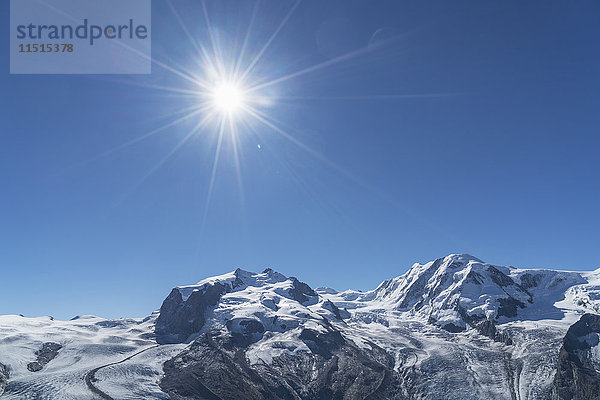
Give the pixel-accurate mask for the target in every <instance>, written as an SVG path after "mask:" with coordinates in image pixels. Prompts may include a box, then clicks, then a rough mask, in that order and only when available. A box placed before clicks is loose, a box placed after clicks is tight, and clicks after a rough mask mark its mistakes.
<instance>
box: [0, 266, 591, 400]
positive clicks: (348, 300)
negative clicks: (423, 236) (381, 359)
mask: <svg viewBox="0 0 600 400" xmlns="http://www.w3.org/2000/svg"><path fill="white" fill-rule="evenodd" d="M217 283H219V284H222V285H225V286H226V287H227V291H226V293H224V294H223V295H222V296H221V298H220V300H219V302H218V303H217V304H216V306H215V307H213V308H211V309H209V310H208V311H207V312H206V315H205V318H206V323H205V325H204V327H203V328H202V331H200V332H198V333H197V335H201V334H203V333H205V332H208V331H210V330H220V331H222V332H223V333H232V332H233V333H240V334H247V333H248V332H247V329H248V327H249V326H254V327H256V326H258V325H257V324H258V323H260V325H262V327H263V328H264V331H260V329H258V330H256V331H255V332H254V333H252V335H254V336H253V338H254V343H253V344H251V345H250V347H249V348H248V349H247V352H246V357H247V359H248V362H249V363H250V365H256V364H263V363H266V364H270V363H273V360H274V359H276V358H277V357H279V356H281V355H283V354H289V355H294V354H298V353H299V352H310V349H309V348H308V347H307V346H306V344H305V343H304V342H303V341H302V340H300V338H299V337H300V334H301V332H302V330H303V329H313V330H316V331H319V332H326V331H327V330H328V329H331V326H333V327H334V328H336V329H338V330H339V331H340V332H342V334H343V335H344V336H345V337H346V338H347V339H348V340H350V341H352V342H353V343H355V344H356V346H358V347H360V348H362V349H366V350H369V349H370V348H371V347H372V346H379V347H381V348H383V349H385V350H386V351H388V353H389V354H390V355H392V357H393V359H394V369H395V370H397V371H402V373H407V374H410V373H412V372H410V371H413V372H414V371H417V372H418V373H419V374H422V376H428V377H430V379H436V380H438V379H442V380H445V381H444V382H447V384H446V385H444V387H456V388H457V389H456V393H452V396H453V397H452V398H460V397H461V396H463V397H464V398H474V397H473V396H479V398H499V399H504V398H507V399H509V398H511V397H510V393H511V390H512V391H514V393H515V396H516V397H517V398H520V399H523V400H524V399H536V398H538V399H539V398H545V397H544V396H546V394H547V392H546V390H547V388H548V387H549V385H550V383H551V382H552V379H553V376H554V375H553V374H554V371H555V365H556V357H557V355H558V350H559V348H560V345H561V344H562V338H563V337H564V335H565V333H566V331H567V329H568V328H569V326H570V325H571V324H573V323H574V322H576V321H577V320H578V319H579V317H580V316H581V315H582V314H583V313H585V312H595V313H598V312H600V269H598V270H596V271H593V272H572V271H571V272H568V271H554V270H549V269H522V268H514V267H503V266H494V265H490V264H487V263H485V262H483V261H481V260H480V259H478V258H476V257H473V256H471V255H467V254H451V255H449V256H446V257H444V258H441V259H439V260H436V261H431V262H428V263H424V264H419V263H417V264H414V265H413V266H412V268H411V269H410V270H409V271H407V272H406V273H405V274H404V275H402V276H398V277H395V278H392V279H388V280H385V281H384V282H382V283H381V284H380V285H379V286H378V287H377V288H376V289H374V290H371V291H368V292H360V291H356V290H346V291H341V292H340V291H337V290H334V289H331V288H327V287H324V288H318V289H316V290H315V292H316V294H317V295H316V296H306V297H307V301H303V302H302V303H300V302H299V301H297V300H296V299H295V296H294V295H293V291H291V289H293V288H294V285H296V284H297V283H296V281H295V279H294V278H288V277H286V276H284V275H282V274H280V273H278V272H275V271H273V270H272V269H266V270H265V271H263V272H261V273H253V272H249V271H245V270H242V269H237V270H235V271H232V272H230V273H227V274H223V275H219V276H215V277H210V278H206V279H203V280H201V281H200V282H198V283H196V284H194V285H186V286H179V287H177V288H176V289H177V290H178V291H179V293H180V294H181V296H182V299H183V301H186V300H187V299H188V298H189V296H190V295H191V294H192V293H194V291H203V290H205V289H206V288H207V287H209V286H211V285H215V284H217ZM507 299H508V300H510V299H512V300H510V301H509V303H510V302H511V301H513V302H514V304H516V305H514V304H513V305H514V309H515V313H514V314H512V313H511V312H507V311H506V308H505V309H503V307H504V306H505V305H506V303H507ZM331 303H333V304H335V305H336V306H337V308H339V310H340V313H341V314H342V315H346V316H347V317H345V320H344V321H341V320H338V319H337V317H336V312H337V310H336V309H335V307H334V306H332V304H331ZM344 309H347V311H345V310H344ZM156 317H157V315H156V314H153V315H151V316H150V317H148V318H145V319H121V320H108V319H104V318H100V317H96V316H91V315H82V316H78V317H76V318H74V319H73V320H71V321H56V320H52V319H51V318H49V317H39V318H24V317H21V316H14V315H9V316H0V362H1V363H3V364H5V365H7V366H9V367H10V372H11V376H10V380H9V386H8V387H7V390H6V393H5V394H4V395H3V397H2V398H3V399H4V398H6V399H28V398H30V399H54V398H60V399H65V400H71V399H81V400H87V399H90V400H91V399H93V398H94V396H93V395H92V393H91V392H90V390H89V388H88V387H87V386H86V384H85V381H84V379H83V377H84V376H85V374H86V373H87V372H89V371H90V370H92V369H94V368H97V367H100V366H104V365H108V364H112V365H108V366H106V367H104V368H102V369H100V370H99V371H98V372H97V373H96V378H97V379H98V381H97V383H96V384H97V387H98V388H100V389H101V390H103V391H105V392H106V393H108V394H110V395H111V396H112V397H114V398H118V399H139V398H144V399H167V398H168V397H166V395H165V394H164V393H162V392H161V391H160V388H159V386H158V381H159V379H160V377H161V374H162V364H163V363H164V362H165V361H166V360H168V359H170V358H173V357H175V355H177V354H178V353H179V352H180V351H181V350H182V349H184V348H185V346H186V345H185V344H180V345H161V346H156V342H155V341H154V340H153V339H152V333H153V330H154V322H155V319H156ZM476 318H480V319H483V318H485V319H487V320H490V321H494V322H495V325H496V327H497V329H498V330H499V331H500V332H503V333H507V334H509V335H510V337H511V338H512V340H513V344H512V345H511V346H506V345H504V344H502V343H497V342H494V341H492V340H491V339H489V338H487V337H483V336H481V335H480V334H479V333H478V332H477V331H476V330H475V329H473V328H472V327H471V325H470V324H469V320H470V319H476ZM325 319H326V321H325ZM450 324H452V326H454V327H459V328H463V329H464V331H463V332H460V333H451V332H448V331H447V330H444V329H443V328H444V327H449V326H450ZM580 340H582V341H583V342H585V343H587V344H588V345H589V346H590V347H589V352H590V354H591V355H592V359H593V360H597V363H596V362H595V361H594V363H595V364H594V366H595V368H596V369H597V370H598V371H600V344H599V342H600V337H598V335H597V334H591V335H588V336H586V337H582V338H580ZM45 342H57V343H59V344H61V345H62V346H63V348H62V349H61V350H60V351H59V353H58V356H57V357H56V358H55V359H54V360H52V361H51V362H50V363H49V364H48V365H47V366H46V367H44V369H42V370H41V371H39V372H36V373H33V372H30V371H29V370H27V363H29V362H32V361H34V360H35V358H36V356H35V352H36V351H37V350H38V349H39V348H40V347H41V346H42V344H43V343H45ZM155 346H156V347H155ZM142 350H144V351H143V352H141V353H139V354H137V355H135V356H134V357H133V358H131V359H130V360H127V361H124V362H121V361H123V360H125V359H126V358H127V357H130V356H132V355H134V354H136V353H138V352H140V351H142ZM586 351H587V350H586ZM465 382H467V383H468V384H469V385H471V387H472V388H474V389H472V390H474V391H475V392H473V393H467V392H461V390H462V389H458V388H459V387H464V385H465ZM415 385H422V387H420V389H419V388H417V389H418V390H421V391H422V392H428V393H432V396H433V398H449V397H448V393H447V392H441V391H440V392H436V390H438V388H437V386H436V387H433V386H432V385H430V386H431V387H428V386H427V385H428V383H427V381H424V382H421V383H419V382H416V383H415ZM461 385H462V386H461ZM439 390H442V389H439ZM436 396H437V397H436ZM475 398H476V397H475Z"/></svg>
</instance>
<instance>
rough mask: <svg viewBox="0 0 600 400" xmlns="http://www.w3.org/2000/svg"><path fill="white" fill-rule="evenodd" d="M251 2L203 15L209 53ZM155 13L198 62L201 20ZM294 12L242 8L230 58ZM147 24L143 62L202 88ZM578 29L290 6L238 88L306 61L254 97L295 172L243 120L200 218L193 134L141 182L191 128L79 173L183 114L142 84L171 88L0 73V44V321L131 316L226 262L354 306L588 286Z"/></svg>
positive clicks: (583, 46) (590, 96)
mask: <svg viewBox="0 0 600 400" xmlns="http://www.w3.org/2000/svg"><path fill="white" fill-rule="evenodd" d="M8 3H9V2H2V4H1V5H0V7H1V13H2V16H3V19H4V22H5V26H6V27H8V20H9V4H8ZM253 4H254V3H251V2H244V3H242V2H222V1H219V2H217V1H208V2H207V10H208V12H209V17H210V21H211V25H212V27H213V29H215V31H217V32H218V35H217V36H218V38H219V40H220V43H222V44H223V47H224V48H225V49H226V51H229V52H233V53H235V50H232V49H235V46H232V45H231V44H232V43H233V44H235V43H237V44H238V45H239V43H240V41H241V40H242V39H243V34H244V33H245V31H246V27H247V25H248V22H249V18H250V15H251V14H252V10H253ZM173 5H174V6H175V8H176V9H177V10H178V11H179V12H180V13H181V15H182V18H183V21H184V23H185V24H186V26H188V27H189V31H190V33H192V35H194V37H195V39H196V40H197V41H198V42H199V43H203V44H206V45H207V46H208V44H207V43H208V41H209V39H208V35H207V29H206V24H205V23H204V19H203V18H204V17H203V15H202V8H201V7H200V6H199V2H197V1H181V0H174V1H173ZM292 6H293V2H290V1H277V2H275V1H271V0H265V1H263V2H262V4H261V5H260V7H259V8H258V12H257V17H256V18H257V19H256V23H255V25H254V29H253V31H252V35H251V36H250V41H249V47H248V53H249V54H250V55H249V56H248V57H247V58H246V60H248V59H250V58H252V55H253V53H252V52H254V54H255V53H256V52H257V51H258V50H259V49H260V48H261V47H262V46H263V45H264V43H265V42H266V40H267V39H268V38H269V36H270V35H271V33H272V32H273V31H274V30H275V29H276V28H277V26H278V25H279V23H280V22H281V21H282V19H283V18H284V17H285V15H286V13H287V12H288V11H289V10H290V8H291V7H292ZM152 11H153V25H152V36H153V38H152V40H153V56H154V57H155V58H156V59H158V60H161V61H163V62H165V63H172V65H175V64H177V65H180V66H185V67H186V68H188V69H192V70H193V69H197V70H198V74H202V71H201V68H202V67H201V66H200V65H199V63H198V59H199V56H198V54H197V52H196V51H195V48H194V46H193V45H192V44H191V42H190V41H189V39H188V37H187V35H186V33H185V32H184V31H183V30H182V29H181V27H180V26H179V24H178V23H177V20H176V19H175V18H174V16H173V14H172V13H171V11H170V9H169V8H168V7H167V6H166V3H165V2H159V1H156V2H153V10H152ZM598 15H600V4H598V3H597V2H595V1H578V2H551V3H547V2H542V1H536V2H534V1H525V2H518V3H517V2H511V3H510V4H509V3H506V2H500V1H497V2H492V1H488V2H479V1H456V2H446V1H437V2H436V1H431V2H428V3H427V4H423V3H422V2H417V1H381V2H373V1H351V2H349V1H330V2H321V1H305V2H302V3H301V4H300V5H299V6H298V8H297V9H296V10H295V11H294V13H293V14H292V15H291V17H290V19H289V20H288V22H287V23H286V24H285V26H284V27H283V29H282V30H281V31H280V32H279V34H278V35H277V36H276V38H275V40H274V41H273V42H272V44H271V45H270V46H269V48H268V49H267V51H266V52H265V53H264V56H263V57H262V58H261V59H260V61H259V62H258V63H257V65H256V68H255V69H254V76H255V78H256V79H261V80H264V81H269V80H272V79H275V78H278V77H281V76H286V75H288V74H291V73H293V72H295V71H300V70H304V69H306V68H310V67H312V66H316V65H320V64H323V63H325V66H324V67H319V68H314V69H313V70H311V72H308V73H305V74H302V75H299V76H297V77H295V78H292V79H288V80H286V81H284V82H281V83H280V84H277V85H273V86H272V87H269V88H268V90H267V93H266V94H267V95H268V96H270V98H272V100H273V101H272V104H270V105H269V106H268V107H265V109H264V110H262V111H263V112H264V113H266V114H268V115H269V116H271V117H272V118H274V119H276V120H277V121H279V122H280V124H281V125H280V126H281V127H282V129H283V130H284V131H285V132H286V133H288V134H289V135H290V136H291V137H292V138H294V140H296V141H300V142H302V143H303V145H304V146H306V148H310V149H312V151H313V153H311V152H310V151H306V148H304V147H302V146H298V145H297V144H295V143H294V141H290V140H289V139H286V138H285V137H283V136H282V135H281V134H278V133H277V132H275V131H273V130H272V129H269V128H268V127H266V126H264V125H262V124H260V123H257V122H256V121H254V122H252V121H250V122H249V123H248V125H247V126H246V125H244V128H241V129H240V130H239V132H238V141H239V154H238V157H239V160H240V171H241V184H242V189H241V190H240V185H239V182H238V179H237V175H236V168H235V162H234V160H235V155H234V153H233V150H232V147H231V146H224V147H223V151H222V153H221V158H220V161H219V164H218V169H217V172H216V174H215V183H214V188H213V191H212V195H211V197H210V202H209V203H208V208H207V204H206V203H207V201H206V200H207V193H208V187H209V185H210V178H211V169H212V165H213V161H214V156H215V149H216V140H215V138H216V135H215V129H214V128H207V129H206V130H205V131H203V132H202V133H199V134H197V135H195V136H193V137H192V138H191V139H190V140H188V141H187V142H186V143H185V145H184V146H181V147H180V148H179V150H178V151H177V152H175V153H174V154H173V155H172V156H171V157H169V158H168V159H167V160H166V161H165V162H164V163H163V164H162V166H161V167H160V168H155V166H156V165H157V163H159V162H160V161H161V160H163V159H164V158H165V156H166V155H167V154H168V153H169V152H170V151H171V150H172V149H173V148H174V146H176V145H177V143H178V142H180V141H181V140H182V138H183V137H184V136H185V135H186V134H187V133H188V132H189V131H190V129H191V127H192V126H193V124H194V123H195V121H193V120H186V121H184V122H183V123H181V124H179V125H177V126H174V127H172V128H170V129H166V130H164V131H161V132H160V133H158V134H156V135H152V136H151V137H149V138H148V139H146V140H143V141H140V142H138V143H136V144H135V145H131V146H127V147H124V148H121V149H119V150H118V151H114V152H112V153H110V154H108V155H104V156H101V157H98V155H102V154H104V153H105V152H107V151H108V150H110V149H113V148H115V147H118V146H120V145H121V144H123V143H125V142H128V141H130V140H132V139H135V138H136V137H139V136H142V135H144V134H145V133H147V132H150V131H152V130H153V129H155V128H156V127H158V126H161V125H164V124H165V123H168V122H169V121H171V120H172V119H173V117H172V116H173V113H175V112H177V111H180V110H182V109H183V108H185V107H189V106H190V101H192V100H190V98H189V97H183V96H179V95H178V94H177V93H176V92H170V91H164V90H157V89H153V88H152V87H151V86H152V85H160V86H169V87H178V88H181V89H191V88H190V83H189V82H187V81H185V80H182V79H180V78H178V77H177V76H174V75H173V74H172V73H170V72H168V71H166V70H164V69H162V68H161V67H159V66H156V65H155V66H153V73H152V74H151V75H149V76H125V75H122V76H119V75H114V76H108V75H106V76H100V75H95V76H84V75H80V76H78V75H64V76H59V75H57V76H52V75H38V76H36V75H9V73H8V71H9V48H8V45H9V40H8V32H7V31H8V28H6V31H5V33H6V35H5V37H4V40H2V41H0V46H1V48H0V54H1V57H2V63H1V65H2V67H1V68H2V73H1V74H0V93H1V95H0V110H1V113H0V143H1V145H0V185H1V189H0V190H1V192H0V265H1V268H2V279H1V280H0V291H1V292H2V299H3V300H2V302H1V303H0V314H9V313H15V314H17V313H21V314H25V315H29V316H34V315H53V316H55V317H58V318H70V317H72V316H74V315H77V314H96V315H102V316H107V317H121V316H144V315H147V314H149V313H150V312H151V311H152V310H154V309H157V308H158V307H159V306H160V304H161V302H162V300H163V298H164V297H166V295H167V294H168V293H169V291H170V289H171V288H172V287H173V286H176V285H181V284H190V283H194V282H196V281H198V280H201V279H203V278H204V277H207V276H211V275H216V274H221V273H224V272H227V271H230V270H232V269H234V268H236V267H238V266H239V267H242V268H245V269H248V270H253V271H259V270H262V269H264V268H265V267H267V266H272V267H274V268H275V269H277V270H279V271H280V272H282V273H284V274H287V275H295V276H298V277H299V278H300V279H301V280H304V281H306V282H307V283H309V284H310V285H312V286H313V287H317V286H324V285H328V286H333V287H335V288H337V289H345V288H355V289H362V290H368V289H371V288H374V287H375V286H377V284H378V283H380V282H381V281H382V280H384V279H386V278H389V277H393V276H397V275H400V274H402V273H404V272H405V271H406V270H407V268H408V267H410V266H411V265H412V263H414V262H418V261H419V262H425V261H429V260H431V259H433V258H436V257H440V256H443V255H446V254H448V253H457V252H461V253H462V252H465V253H470V254H473V255H475V256H477V257H479V258H481V259H483V260H485V261H488V262H491V263H496V264H501V265H514V266H519V267H550V268H558V269H585V270H591V269H596V268H598V267H600V265H599V258H598V243H600V233H599V231H598V221H599V219H600V209H599V207H598V204H600V185H599V183H598V182H599V181H598V173H599V172H600V161H599V157H598V148H599V146H600V135H599V134H598V132H599V128H600V124H599V122H600V121H599V118H600V117H599V116H598V106H599V105H600V102H599V100H600V99H599V94H598V93H599V89H600V78H599V74H598V71H599V68H600V46H598V37H600V23H599V22H600V21H599V20H598ZM376 32H378V33H377V34H375V33H376ZM365 48H366V50H365ZM361 49H362V50H361ZM353 52H354V53H356V55H355V56H353V57H342V58H343V60H341V61H339V62H334V61H335V60H336V57H340V56H343V55H344V54H348V53H353ZM404 95H426V96H416V97H410V96H409V97H401V96H404ZM386 96H390V97H386ZM278 126H279V125H278ZM258 145H260V146H261V149H259V148H258ZM315 154H316V155H315ZM149 172H151V173H150V174H149ZM144 177H145V178H144ZM143 178H144V179H143ZM205 214H206V217H204V215H205Z"/></svg>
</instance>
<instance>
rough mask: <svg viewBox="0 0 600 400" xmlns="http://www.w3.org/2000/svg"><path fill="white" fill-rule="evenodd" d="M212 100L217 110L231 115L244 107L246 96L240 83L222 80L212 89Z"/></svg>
mask: <svg viewBox="0 0 600 400" xmlns="http://www.w3.org/2000/svg"><path fill="white" fill-rule="evenodd" d="M212 101H213V105H214V106H215V108H216V109H217V110H219V111H220V112H221V113H224V114H227V115H230V116H231V115H233V114H236V113H238V112H239V111H240V110H241V109H242V108H243V107H244V105H245V102H246V98H245V95H244V90H243V89H242V87H241V85H240V84H238V83H235V82H221V83H218V84H216V86H215V88H214V89H213V91H212Z"/></svg>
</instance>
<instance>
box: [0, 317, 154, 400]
mask: <svg viewBox="0 0 600 400" xmlns="http://www.w3.org/2000/svg"><path fill="white" fill-rule="evenodd" d="M153 329H154V317H152V318H147V319H122V320H108V319H104V318H100V317H95V316H80V317H79V318H76V319H73V320H71V321H58V320H53V319H51V318H50V317H38V318H25V317H21V316H14V315H5V316H0V358H1V360H0V362H2V363H3V364H5V365H7V366H8V367H9V368H10V379H9V384H8V386H7V388H6V391H5V393H4V394H3V395H2V398H3V399H15V400H17V399H19V400H23V399H61V400H71V399H72V400H86V399H90V400H92V399H95V397H94V396H93V395H92V393H91V392H90V390H89V389H88V388H87V386H86V384H85V381H84V380H83V376H84V375H85V374H86V373H87V372H88V371H89V370H91V369H93V368H96V367H99V366H101V365H104V364H108V363H112V362H117V361H120V360H121V359H123V358H125V357H127V356H128V355H131V354H133V353H135V352H136V351H139V350H141V349H143V348H145V347H147V346H151V345H154V344H155V342H153V341H152V340H149V339H146V335H147V334H149V333H151V332H152V331H153ZM45 342H57V343H59V344H61V345H62V346H63V348H62V349H61V350H60V351H59V352H58V355H57V356H56V358H55V359H53V360H52V361H51V362H50V363H48V364H47V365H46V366H45V367H44V368H43V369H42V370H41V371H39V372H30V371H29V370H28V369H27V364H28V363H30V362H32V361H35V359H36V356H35V352H36V351H37V350H38V349H40V348H41V346H42V344H43V343H45ZM147 368H149V369H150V370H152V371H153V375H152V377H151V378H145V379H146V380H145V382H146V383H147V385H146V386H147V387H152V386H154V387H157V382H158V377H159V375H160V374H161V373H162V367H161V366H160V365H157V364H156V363H153V364H148V367H147ZM134 378H135V379H138V378H140V377H139V376H137V375H136V376H134ZM144 398H149V399H151V398H164V397H153V396H148V397H144Z"/></svg>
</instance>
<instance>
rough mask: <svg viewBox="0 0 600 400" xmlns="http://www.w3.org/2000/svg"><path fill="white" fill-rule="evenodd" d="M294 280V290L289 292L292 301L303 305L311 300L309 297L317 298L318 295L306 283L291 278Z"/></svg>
mask: <svg viewBox="0 0 600 400" xmlns="http://www.w3.org/2000/svg"><path fill="white" fill-rule="evenodd" d="M290 279H291V280H292V288H291V289H290V290H289V294H290V296H291V297H292V299H294V300H296V301H297V302H298V303H300V304H303V303H305V302H307V301H308V300H309V297H316V296H317V294H316V293H315V292H314V290H312V289H311V287H310V286H308V285H307V284H306V283H304V282H300V281H299V280H298V279H296V278H290Z"/></svg>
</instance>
